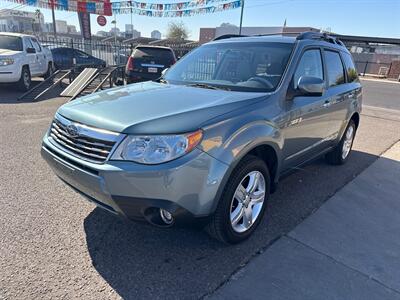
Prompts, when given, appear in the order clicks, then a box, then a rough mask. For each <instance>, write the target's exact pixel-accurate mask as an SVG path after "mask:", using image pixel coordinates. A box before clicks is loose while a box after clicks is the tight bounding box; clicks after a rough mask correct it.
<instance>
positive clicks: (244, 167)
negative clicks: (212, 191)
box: [206, 155, 271, 244]
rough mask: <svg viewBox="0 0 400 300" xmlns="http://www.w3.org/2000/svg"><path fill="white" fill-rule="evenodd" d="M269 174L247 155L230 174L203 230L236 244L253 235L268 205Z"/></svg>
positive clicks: (266, 168) (253, 158)
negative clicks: (215, 207)
mask: <svg viewBox="0 0 400 300" xmlns="http://www.w3.org/2000/svg"><path fill="white" fill-rule="evenodd" d="M270 182H271V181H270V175H269V171H268V167H267V165H266V164H265V162H264V161H263V160H261V159H259V158H258V157H255V156H250V155H249V156H246V157H245V158H244V159H243V160H242V161H241V162H240V163H239V164H238V166H237V167H236V168H235V170H234V171H233V172H232V175H231V177H230V178H229V180H228V182H227V184H226V186H225V188H224V191H223V193H222V196H221V198H220V200H219V203H218V206H217V209H216V211H215V213H214V215H213V216H212V217H211V220H210V222H209V224H208V225H207V227H206V230H207V232H208V233H209V234H210V235H211V236H212V237H214V238H216V239H218V240H220V241H221V242H224V243H228V244H236V243H239V242H242V241H244V240H245V239H247V238H248V237H250V235H251V234H252V233H253V232H254V230H255V229H256V227H257V226H258V224H259V223H260V221H261V220H262V216H263V215H264V212H265V208H266V206H267V200H268V198H269V194H270V189H271V187H270Z"/></svg>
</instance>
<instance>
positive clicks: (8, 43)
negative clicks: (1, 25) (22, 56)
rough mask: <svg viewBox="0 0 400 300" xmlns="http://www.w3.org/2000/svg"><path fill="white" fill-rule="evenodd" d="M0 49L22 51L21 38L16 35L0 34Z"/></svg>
mask: <svg viewBox="0 0 400 300" xmlns="http://www.w3.org/2000/svg"><path fill="white" fill-rule="evenodd" d="M0 49H7V50H13V51H22V50H23V47H22V39H21V38H20V37H17V36H8V35H0Z"/></svg>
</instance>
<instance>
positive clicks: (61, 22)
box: [56, 20, 68, 33]
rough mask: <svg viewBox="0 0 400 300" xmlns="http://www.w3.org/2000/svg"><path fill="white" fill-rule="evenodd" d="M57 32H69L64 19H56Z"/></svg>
mask: <svg viewBox="0 0 400 300" xmlns="http://www.w3.org/2000/svg"><path fill="white" fill-rule="evenodd" d="M56 30H57V33H68V24H67V21H64V20H56Z"/></svg>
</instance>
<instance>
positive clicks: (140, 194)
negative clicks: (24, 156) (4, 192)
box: [41, 135, 228, 223]
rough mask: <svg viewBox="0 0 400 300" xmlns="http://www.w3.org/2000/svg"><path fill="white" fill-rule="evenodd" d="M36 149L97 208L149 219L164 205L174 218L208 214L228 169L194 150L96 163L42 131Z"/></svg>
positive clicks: (135, 218)
mask: <svg viewBox="0 0 400 300" xmlns="http://www.w3.org/2000/svg"><path fill="white" fill-rule="evenodd" d="M41 153H42V157H43V158H44V159H45V160H46V161H47V163H48V164H49V165H50V167H51V168H52V169H53V171H54V172H55V173H56V174H57V176H59V177H60V178H61V179H62V180H63V181H64V182H66V183H67V184H68V185H70V186H71V187H72V188H74V189H75V190H76V191H78V192H80V193H81V194H82V195H84V196H85V197H86V198H87V199H88V200H90V201H92V202H94V203H95V204H96V205H98V206H99V207H102V208H104V209H106V210H108V211H109V212H112V213H114V214H118V215H123V216H125V217H127V218H129V219H133V220H143V219H147V220H148V221H150V222H151V218H153V215H154V214H155V213H158V211H159V208H164V209H167V210H168V211H170V212H171V213H172V214H173V215H174V217H175V218H176V219H177V220H179V219H181V220H187V219H192V218H200V217H206V216H208V215H209V214H211V213H212V210H213V207H215V206H214V201H216V195H217V191H218V190H219V188H220V185H221V180H222V178H223V176H224V174H225V172H226V171H227V169H228V166H227V165H225V164H223V163H221V162H219V161H218V160H216V159H214V158H213V157H211V156H209V155H208V154H206V153H204V152H202V151H201V150H199V149H195V150H193V151H192V152H191V153H189V154H187V155H185V156H183V157H181V158H179V159H177V160H174V161H171V162H168V163H164V164H160V165H140V164H136V163H133V162H123V161H107V162H106V163H104V164H95V163H90V162H87V161H83V160H81V159H79V158H76V157H74V156H72V155H70V154H68V153H65V152H63V151H62V150H61V149H59V148H57V147H56V146H54V145H53V144H52V143H51V142H50V141H49V139H48V138H47V135H46V136H45V137H44V139H43V145H42V150H41ZM152 223H153V222H152Z"/></svg>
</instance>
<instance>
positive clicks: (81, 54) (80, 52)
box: [74, 50, 89, 58]
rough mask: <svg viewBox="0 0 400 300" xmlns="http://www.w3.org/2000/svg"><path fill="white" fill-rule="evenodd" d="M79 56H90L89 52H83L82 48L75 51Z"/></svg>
mask: <svg viewBox="0 0 400 300" xmlns="http://www.w3.org/2000/svg"><path fill="white" fill-rule="evenodd" d="M74 54H75V55H76V56H77V57H82V58H88V57H89V54H87V53H85V52H83V51H80V50H75V53H74Z"/></svg>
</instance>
